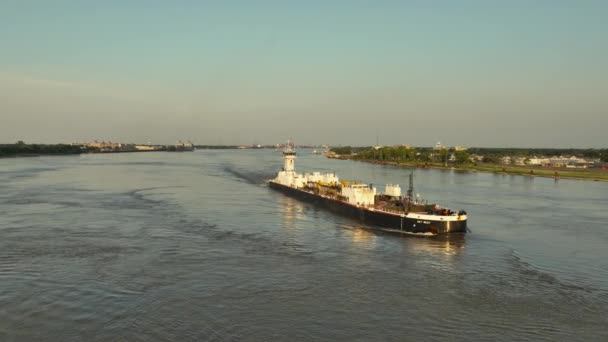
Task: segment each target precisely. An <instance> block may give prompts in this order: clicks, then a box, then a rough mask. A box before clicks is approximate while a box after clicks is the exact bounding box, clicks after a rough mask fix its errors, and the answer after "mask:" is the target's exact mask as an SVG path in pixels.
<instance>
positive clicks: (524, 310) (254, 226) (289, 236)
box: [0, 150, 608, 341]
mask: <svg viewBox="0 0 608 342" xmlns="http://www.w3.org/2000/svg"><path fill="white" fill-rule="evenodd" d="M298 163H299V164H298V165H299V166H301V167H300V168H301V169H302V170H323V169H325V170H327V169H330V170H332V171H336V173H337V174H339V175H341V176H343V177H345V178H348V176H349V173H350V176H352V178H358V179H360V180H364V181H367V182H370V183H375V184H379V185H382V184H386V183H390V182H395V181H399V180H401V179H403V180H405V179H407V176H408V175H409V170H407V169H405V168H398V167H382V166H378V165H370V164H364V163H358V162H350V161H341V160H328V159H326V158H319V157H315V156H312V155H306V154H301V156H300V158H299V159H298ZM280 166H281V160H280V155H277V153H276V152H275V151H268V150H249V151H197V152H193V153H189V154H171V153H160V152H159V153H142V154H130V155H127V154H114V155H87V156H83V157H66V158H27V159H19V158H16V159H11V160H3V159H0V189H1V191H0V284H1V286H0V308H1V309H0V341H81V340H83V341H210V340H227V341H242V340H247V341H268V340H289V341H311V340H315V341H337V340H339V341H351V340H360V341H401V340H404V339H411V340H433V341H445V340H475V341H513V340H521V341H523V340H527V341H608V330H607V329H606V328H605V327H606V319H605V318H606V317H608V272H607V270H608V254H607V251H608V249H606V248H605V247H606V245H607V244H608V229H606V225H605V222H606V221H607V220H608V218H607V217H606V211H605V208H607V207H608V197H607V196H606V193H607V192H608V183H601V184H598V183H591V182H578V181H570V180H566V179H562V180H561V181H560V182H559V183H554V180H551V179H545V178H522V177H520V176H514V177H509V176H506V175H493V174H484V173H460V172H450V171H443V170H416V185H415V186H416V189H417V191H420V193H421V194H422V195H423V196H424V197H425V198H429V200H437V201H440V202H441V204H444V205H448V206H450V207H461V206H462V209H466V210H467V212H469V213H470V214H471V215H470V217H471V218H472V219H473V220H474V224H475V225H474V229H473V232H472V233H469V234H462V235H446V236H414V235H399V234H394V233H386V232H382V231H379V230H375V229H371V228H373V227H370V226H367V225H365V224H362V223H359V222H357V221H353V220H351V219H349V218H346V217H344V216H339V215H336V214H334V213H332V212H329V211H326V210H323V209H321V208H317V207H316V206H314V205H312V204H309V203H303V202H300V201H298V200H297V199H294V198H291V197H288V196H285V195H283V194H281V193H279V192H276V191H273V190H268V189H267V188H266V187H262V186H260V183H261V181H260V179H262V176H264V175H268V174H272V173H274V171H275V170H276V169H277V168H280ZM242 170H247V172H245V171H242ZM176 175H178V176H176ZM252 175H254V176H252ZM256 175H260V176H256ZM235 194H238V195H235ZM446 313H448V314H446ZM453 313H456V314H453ZM429 327H432V329H429ZM471 331H474V332H475V333H474V334H473V335H472V334H471V333H470V332H471Z"/></svg>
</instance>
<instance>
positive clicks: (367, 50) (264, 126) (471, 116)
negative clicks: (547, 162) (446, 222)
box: [0, 0, 608, 147]
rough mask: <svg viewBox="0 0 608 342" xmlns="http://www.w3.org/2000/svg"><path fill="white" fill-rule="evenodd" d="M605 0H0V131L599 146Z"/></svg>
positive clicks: (6, 138)
mask: <svg viewBox="0 0 608 342" xmlns="http://www.w3.org/2000/svg"><path fill="white" fill-rule="evenodd" d="M606 18H608V1H584V0H580V1H559V0H553V1H548V0H546V1H545V0H539V1H517V0H514V1H493V0H486V1H466V0H462V1H405V0H403V1H382V0H374V1H357V0H348V1H346V0H345V1H337V0H336V1H330V0H326V1H314V0H309V1H290V0H283V1H254V0H249V1H231V0H225V1H203V0H197V1H194V0H193V1H178V0H175V1H156V0H146V1H144V0H126V1H125V0H121V1H113V0H107V1H87V0H79V1H76V0H75V1H64V0H53V1H47V0H40V1H29V0H0V143H12V142H16V141H18V140H23V141H25V142H26V143H59V142H81V141H91V140H112V141H121V142H136V143H148V142H151V143H156V144H166V143H173V142H175V141H176V140H179V139H181V140H191V141H193V142H194V143H197V144H254V143H255V144H257V143H260V144H274V143H278V142H283V141H285V140H287V139H288V138H292V139H293V140H295V141H296V142H297V143H298V142H299V143H301V144H331V145H358V146H362V145H374V144H375V143H376V139H378V140H379V142H380V144H382V145H393V144H410V145H414V146H431V145H434V144H435V143H436V142H438V141H441V142H442V143H444V144H446V145H461V146H476V147H608V134H607V133H606V132H607V131H608V20H606Z"/></svg>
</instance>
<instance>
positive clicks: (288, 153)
mask: <svg viewBox="0 0 608 342" xmlns="http://www.w3.org/2000/svg"><path fill="white" fill-rule="evenodd" d="M283 159H284V160H285V163H284V165H283V171H287V172H295V171H296V167H295V159H296V150H295V148H294V147H293V144H292V143H291V141H290V140H287V144H285V149H283Z"/></svg>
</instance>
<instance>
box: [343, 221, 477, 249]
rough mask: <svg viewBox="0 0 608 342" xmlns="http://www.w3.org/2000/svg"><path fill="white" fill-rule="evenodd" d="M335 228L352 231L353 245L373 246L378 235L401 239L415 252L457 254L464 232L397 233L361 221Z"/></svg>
mask: <svg viewBox="0 0 608 342" xmlns="http://www.w3.org/2000/svg"><path fill="white" fill-rule="evenodd" d="M336 227H337V229H348V230H351V231H352V236H351V241H352V242H353V243H354V244H355V245H361V246H366V247H373V245H374V244H376V243H377V242H378V238H379V237H387V238H392V239H401V240H402V241H403V244H404V246H406V248H408V249H409V250H410V251H412V252H415V253H437V252H441V253H443V254H446V255H457V254H459V253H461V252H462V251H463V250H464V247H465V241H466V234H451V235H436V236H424V235H415V234H399V233H392V232H386V231H383V230H378V229H375V228H373V227H372V226H369V225H365V224H362V223H352V224H338V225H337V226H336Z"/></svg>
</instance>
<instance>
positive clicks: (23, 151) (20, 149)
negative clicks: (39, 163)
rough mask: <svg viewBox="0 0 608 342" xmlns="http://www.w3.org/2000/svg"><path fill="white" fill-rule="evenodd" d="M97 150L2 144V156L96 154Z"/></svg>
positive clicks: (77, 147) (0, 150) (60, 146)
mask: <svg viewBox="0 0 608 342" xmlns="http://www.w3.org/2000/svg"><path fill="white" fill-rule="evenodd" d="M94 150H95V149H91V148H83V147H81V146H78V145H68V144H26V143H24V142H23V141H19V142H17V143H16V144H0V156H2V157H7V156H26V155H61V154H80V153H87V152H94Z"/></svg>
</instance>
